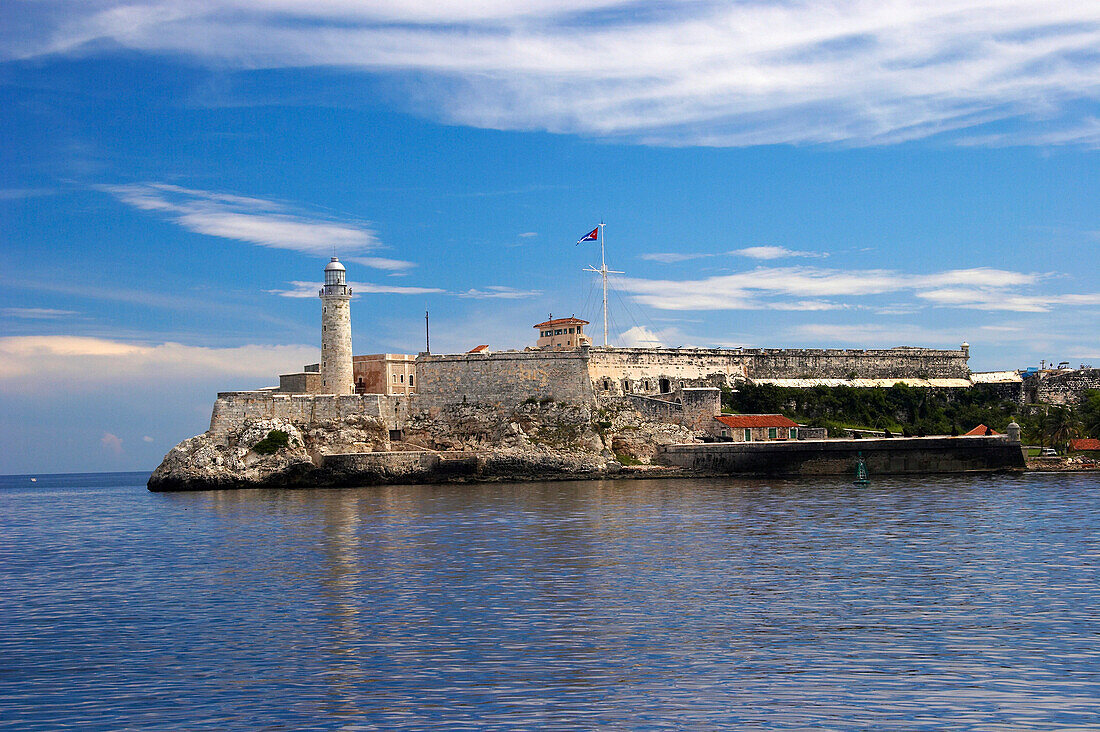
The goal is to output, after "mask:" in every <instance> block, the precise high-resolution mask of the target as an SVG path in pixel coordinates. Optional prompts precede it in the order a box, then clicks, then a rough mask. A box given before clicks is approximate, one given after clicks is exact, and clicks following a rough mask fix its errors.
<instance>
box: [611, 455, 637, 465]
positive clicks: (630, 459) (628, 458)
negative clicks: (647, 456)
mask: <svg viewBox="0 0 1100 732" xmlns="http://www.w3.org/2000/svg"><path fill="white" fill-rule="evenodd" d="M615 459H616V460H618V461H619V464H621V465H643V464H644V463H642V461H641V460H639V459H638V458H636V457H634V456H633V455H627V454H626V453H624V452H617V453H615Z"/></svg>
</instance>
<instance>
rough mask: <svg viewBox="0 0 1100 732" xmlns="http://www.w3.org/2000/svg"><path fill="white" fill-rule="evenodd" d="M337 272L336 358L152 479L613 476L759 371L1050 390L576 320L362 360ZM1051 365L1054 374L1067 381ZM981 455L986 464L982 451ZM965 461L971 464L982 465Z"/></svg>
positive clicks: (919, 354) (324, 328)
mask: <svg viewBox="0 0 1100 732" xmlns="http://www.w3.org/2000/svg"><path fill="white" fill-rule="evenodd" d="M324 276H325V279H324V285H323V286H322V287H321V288H320V290H319V292H318V295H319V298H320V300H321V359H320V362H319V363H316V364H310V365H307V366H305V367H304V368H303V370H302V371H299V372H295V373H288V374H283V375H282V376H280V378H279V385H278V386H277V387H267V388H263V389H257V390H254V391H242V392H222V393H219V394H218V398H217V400H216V402H215V404H214V408H213V412H212V414H211V420H210V429H209V431H208V432H206V433H205V434H203V435H199V436H197V437H193V438H191V439H190V440H185V441H184V442H182V443H180V445H178V446H176V448H174V449H173V450H172V452H170V453H169V454H168V456H167V457H166V458H165V461H164V463H162V465H161V467H160V468H158V469H157V471H156V472H155V473H154V475H153V478H152V479H151V482H150V486H151V487H152V486H153V485H154V484H156V485H161V486H169V487H165V488H162V489H165V490H170V489H178V488H179V487H181V486H183V487H186V486H188V485H191V486H196V485H205V486H207V487H209V486H220V485H243V484H259V483H264V481H266V483H264V484H274V483H273V481H274V480H275V478H278V480H280V481H283V483H282V484H288V485H289V484H294V481H295V480H300V479H301V476H302V475H305V474H309V475H310V476H311V477H310V480H312V481H314V482H316V481H317V480H328V481H330V482H331V483H337V482H339V481H340V480H341V479H340V477H339V476H340V475H343V476H344V478H345V479H346V481H351V480H353V479H356V480H364V476H371V475H373V476H375V477H376V478H378V479H379V480H390V479H399V478H403V479H408V480H413V479H415V478H416V476H421V478H424V477H425V476H427V478H432V477H433V476H436V477H437V476H438V475H440V474H445V473H447V471H448V470H459V471H461V470H465V471H467V474H470V473H471V471H472V472H476V475H477V476H478V477H479V478H481V477H484V476H492V475H497V476H507V477H511V478H515V477H522V476H524V475H528V476H545V475H565V474H577V475H582V474H608V473H613V472H615V471H616V470H619V469H622V467H623V466H622V465H621V464H620V463H619V462H617V460H619V459H623V457H624V456H625V459H627V460H634V461H637V462H640V463H643V464H645V463H650V462H651V461H652V460H653V459H654V458H655V457H656V456H657V454H658V452H660V451H661V450H664V449H665V448H667V447H676V446H680V447H683V446H685V445H686V446H690V445H691V444H696V443H701V442H709V441H712V440H719V439H722V438H723V437H726V436H728V433H723V432H722V428H723V425H722V423H720V422H719V421H718V420H717V419H716V417H717V416H718V415H719V414H720V413H721V404H720V394H721V389H722V388H733V389H736V388H737V387H738V385H739V384H742V383H745V382H751V383H766V384H775V385H779V386H793V387H811V386H815V385H828V386H833V385H842V384H846V385H851V386H856V387H873V386H892V385H894V384H897V383H899V382H900V383H903V384H906V385H909V386H914V387H928V388H950V389H965V388H968V387H971V386H973V385H974V384H975V383H996V384H998V386H997V388H998V389H1003V390H1004V391H1005V396H1006V397H1010V398H1017V399H1019V400H1020V401H1021V403H1023V402H1024V401H1025V400H1026V399H1028V398H1029V396H1034V395H1035V394H1036V393H1037V387H1035V386H1034V384H1035V383H1038V382H1030V381H1029V380H1028V379H1025V378H1023V377H1020V376H1019V375H1018V374H1016V373H1015V372H1004V373H997V374H985V375H980V374H972V373H971V372H970V369H969V367H968V360H969V356H970V353H969V346H968V345H967V344H966V343H964V344H962V346H961V347H960V348H959V349H958V350H941V349H933V348H914V347H909V346H900V347H897V348H888V349H777V348H663V347H657V348H617V347H610V346H593V345H592V343H591V339H590V338H589V337H588V336H587V335H586V334H585V333H584V326H585V325H587V324H588V323H587V321H584V320H582V319H580V318H576V317H570V318H558V319H554V318H551V319H550V320H547V321H545V322H542V323H539V324H537V325H535V328H536V330H537V332H538V336H537V341H536V345H535V346H533V347H528V348H525V349H523V350H505V351H491V350H490V349H489V348H488V346H485V345H479V346H477V347H475V348H473V349H472V350H471V351H470V352H467V353H460V354H443V355H441V354H432V353H428V352H423V353H420V354H418V355H415V356H413V355H411V354H373V355H361V356H355V355H354V354H353V352H352V345H351V344H352V340H351V308H350V303H351V298H352V291H351V289H350V288H349V287H348V285H347V282H346V270H345V268H344V266H343V264H341V263H340V262H339V260H338V259H337V258H336V257H333V258H332V260H331V261H330V262H329V263H328V264H327V265H326V266H325V270H324ZM1047 376H1048V378H1047V379H1046V382H1045V383H1049V384H1053V383H1055V381H1057V379H1052V378H1049V375H1047ZM1014 377H1016V378H1015V380H1014ZM1058 378H1062V377H1058ZM1092 378H1093V377H1092V376H1090V375H1088V374H1085V375H1083V376H1080V377H1079V378H1077V381H1081V382H1082V383H1093V382H1092V381H1090V379H1092ZM1062 380H1063V381H1065V380H1066V379H1062ZM1029 383H1031V384H1032V385H1031V386H1030V387H1029V386H1028V384H1029ZM1073 384H1074V385H1076V381H1074V382H1073ZM1066 388H1071V387H1066ZM1014 389H1015V391H1014ZM272 430H277V431H281V432H285V433H286V435H287V436H288V438H287V439H288V440H289V445H290V446H291V449H289V452H287V451H284V452H285V453H286V454H283V453H280V455H279V456H274V457H272V456H268V457H263V456H261V455H260V454H258V453H256V451H255V450H254V449H253V448H254V447H255V445H256V444H257V442H258V441H259V440H260V439H261V438H263V437H264V436H265V435H268V434H269V432H270V431H272ZM815 436H816V437H821V436H823V434H821V431H819V432H818V434H816V435H815V434H814V432H813V431H812V430H809V429H806V430H803V429H800V430H798V437H797V440H799V441H801V440H805V439H813V438H814V437H815ZM895 444H896V447H895V448H894V449H893V453H897V450H898V449H900V447H901V445H900V443H895ZM865 445H866V443H865ZM866 446H867V447H870V446H869V445H866ZM791 447H794V445H791ZM918 448H919V449H924V448H920V446H918ZM1017 452H1018V451H1017ZM884 454H885V453H884ZM276 458H278V459H276ZM891 459H893V458H891ZM906 459H907V460H908V458H906ZM915 459H916V458H914V460H915ZM937 459H938V458H937ZM966 459H967V460H971V463H966V465H972V466H976V468H975V469H983V468H981V466H980V465H979V463H980V462H981V460H982V459H984V458H982V457H981V456H980V455H979V456H977V457H974V458H973V460H977V461H978V462H973V460H972V459H971V457H968V458H966ZM462 461H466V463H463V462H462ZM469 461H474V463H470V462H469ZM964 462H965V461H964ZM964 462H960V463H959V465H960V466H963V467H962V468H960V469H971V468H966V467H965V465H964ZM467 463H469V464H467ZM475 463H476V465H475ZM838 465H839V463H838ZM906 465H909V463H906ZM912 465H914V466H915V465H917V463H915V462H914V463H912ZM463 466H464V467H463ZM891 469H892V468H891ZM906 469H908V468H906ZM418 471H419V472H418ZM494 471H495V472H494ZM295 476H297V478H295ZM326 476H327V477H326ZM299 484H300V483H299ZM172 486H175V487H176V488H173V487H172Z"/></svg>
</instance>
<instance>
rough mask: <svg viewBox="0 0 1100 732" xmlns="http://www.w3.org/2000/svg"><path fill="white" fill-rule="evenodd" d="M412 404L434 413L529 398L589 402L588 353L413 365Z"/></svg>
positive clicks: (426, 360) (428, 359)
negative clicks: (450, 407) (456, 406)
mask: <svg viewBox="0 0 1100 732" xmlns="http://www.w3.org/2000/svg"><path fill="white" fill-rule="evenodd" d="M416 385H417V395H416V396H415V397H414V399H415V405H416V406H417V407H418V408H421V409H433V408H439V407H442V406H446V405H448V404H462V403H471V404H473V403H480V404H493V405H515V404H520V403H522V402H523V401H525V400H527V399H553V400H555V401H559V402H577V403H592V402H593V401H594V399H593V394H592V382H591V380H590V379H589V377H588V353H587V349H578V350H576V351H503V352H499V353H464V354H457V355H447V356H429V355H421V356H420V357H418V358H417V360H416Z"/></svg>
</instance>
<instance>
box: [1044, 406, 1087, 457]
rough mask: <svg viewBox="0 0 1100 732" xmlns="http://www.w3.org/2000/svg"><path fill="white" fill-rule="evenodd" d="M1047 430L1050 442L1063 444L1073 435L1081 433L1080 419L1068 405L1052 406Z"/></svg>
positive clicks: (1061, 445) (1063, 445)
mask: <svg viewBox="0 0 1100 732" xmlns="http://www.w3.org/2000/svg"><path fill="white" fill-rule="evenodd" d="M1048 420H1049V421H1048V422H1047V430H1048V431H1049V432H1048V433H1049V434H1050V444H1051V445H1052V446H1053V445H1058V446H1060V447H1062V448H1063V450H1064V449H1065V446H1066V445H1067V444H1068V443H1069V441H1070V440H1072V439H1073V438H1074V437H1077V436H1078V435H1080V434H1081V421H1080V420H1079V419H1077V415H1076V414H1074V412H1073V410H1072V409H1071V408H1069V407H1054V408H1053V409H1052V410H1051V411H1050V414H1049V417H1048Z"/></svg>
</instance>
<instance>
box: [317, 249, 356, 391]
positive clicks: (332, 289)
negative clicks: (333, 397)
mask: <svg viewBox="0 0 1100 732" xmlns="http://www.w3.org/2000/svg"><path fill="white" fill-rule="evenodd" d="M346 274H347V272H346V270H345V269H344V265H342V264H340V260H339V259H337V258H336V257H333V258H332V261H330V262H329V263H328V264H326V265H325V286H324V287H322V288H321V290H320V292H319V293H318V295H320V297H321V393H322V394H354V393H355V383H354V377H353V375H352V366H351V288H349V287H348V284H347V281H346Z"/></svg>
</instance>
